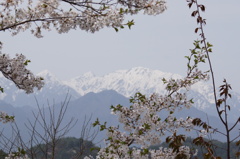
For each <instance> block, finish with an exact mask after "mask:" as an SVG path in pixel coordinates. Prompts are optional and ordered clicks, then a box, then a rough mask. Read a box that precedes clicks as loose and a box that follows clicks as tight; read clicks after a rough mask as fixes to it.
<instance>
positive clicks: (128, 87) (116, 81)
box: [64, 67, 181, 97]
mask: <svg viewBox="0 0 240 159" xmlns="http://www.w3.org/2000/svg"><path fill="white" fill-rule="evenodd" d="M163 78H166V79H169V78H181V76H180V75H178V74H172V73H164V72H161V71H159V70H151V69H148V68H143V67H135V68H132V69H130V70H118V71H115V72H113V73H109V74H107V75H104V76H101V77H99V76H95V75H94V74H93V73H91V72H88V73H86V74H83V75H82V76H79V77H76V78H73V79H71V80H69V81H65V82H64V83H65V84H66V85H69V86H70V87H72V88H73V89H75V90H76V91H77V92H78V93H79V94H81V95H84V94H86V93H89V92H95V93H97V92H100V91H102V90H106V89H108V90H115V91H117V92H118V93H120V94H122V95H124V96H126V97H130V96H132V95H134V93H136V92H142V93H144V94H147V95H149V94H152V93H153V92H157V93H163V92H164V91H165V90H164V87H165V86H164V85H163V83H162V79H163Z"/></svg>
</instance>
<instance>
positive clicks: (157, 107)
mask: <svg viewBox="0 0 240 159" xmlns="http://www.w3.org/2000/svg"><path fill="white" fill-rule="evenodd" d="M131 102H132V105H131V106H130V107H123V106H121V105H117V106H115V107H114V106H112V114H115V115H117V116H118V120H119V122H120V123H122V124H123V129H124V130H125V131H124V132H122V131H121V130H120V128H119V127H113V126H111V127H108V128H106V129H107V136H108V138H107V139H106V142H107V147H106V148H102V149H101V150H100V151H99V153H98V158H132V157H134V158H149V157H153V158H174V157H176V155H178V154H185V156H190V154H189V153H190V150H189V148H181V151H180V149H179V151H178V152H176V151H173V149H171V148H169V149H164V150H163V149H162V148H160V149H159V150H148V147H149V146H151V145H156V144H160V143H161V142H162V141H161V140H162V138H163V137H164V136H166V134H167V133H169V132H170V133H176V132H177V131H178V129H179V128H184V129H186V130H187V131H188V130H190V129H191V128H193V124H192V118H190V117H188V118H186V119H183V118H180V119H177V118H176V117H174V112H175V111H176V109H178V110H180V109H182V107H187V108H189V107H190V106H191V105H192V102H191V101H190V100H187V97H186V94H184V93H182V94H181V93H175V94H174V95H172V96H162V95H158V94H152V95H151V96H150V97H149V98H147V97H145V96H144V95H142V94H140V93H137V94H136V95H135V96H134V97H133V98H132V99H131ZM161 112H164V114H165V115H164V114H161ZM130 145H136V146H140V148H131V147H130Z"/></svg>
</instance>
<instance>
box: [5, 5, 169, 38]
mask: <svg viewBox="0 0 240 159" xmlns="http://www.w3.org/2000/svg"><path fill="white" fill-rule="evenodd" d="M165 10H166V2H165V0H131V1H129V0H101V1H98V0H38V1H32V0H5V1H2V2H1V3H0V31H5V30H9V31H11V32H12V34H13V35H16V34H18V33H19V32H22V31H25V30H28V29H30V28H31V31H32V33H33V34H34V35H35V36H36V37H38V38H40V37H42V34H41V33H42V29H45V30H51V29H52V28H55V29H56V30H57V32H58V33H67V32H68V31H69V30H71V29H77V28H79V29H81V30H85V31H90V32H95V31H99V30H100V29H102V28H104V27H113V28H115V29H116V30H118V28H123V27H124V25H127V26H128V27H129V28H130V27H131V25H133V24H134V22H133V21H128V22H125V21H124V19H125V16H126V15H127V14H130V15H134V14H137V13H139V12H141V11H143V12H144V13H145V14H148V15H157V14H160V13H162V12H164V11H165ZM32 24H33V25H34V26H35V28H34V29H33V27H32Z"/></svg>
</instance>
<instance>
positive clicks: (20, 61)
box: [0, 54, 44, 93]
mask: <svg viewBox="0 0 240 159" xmlns="http://www.w3.org/2000/svg"><path fill="white" fill-rule="evenodd" d="M28 62H30V61H29V60H26V58H25V56H24V55H22V54H17V55H16V57H15V58H10V57H9V55H7V54H0V71H1V72H2V74H3V75H4V77H6V78H7V79H9V80H11V81H12V82H14V83H15V85H16V86H17V87H18V88H19V89H22V90H24V91H25V92H26V93H32V92H33V90H34V88H37V89H41V88H42V87H43V84H44V83H43V79H42V78H41V77H35V76H34V75H33V73H32V72H31V71H29V70H28V69H27V68H26V66H27V64H28Z"/></svg>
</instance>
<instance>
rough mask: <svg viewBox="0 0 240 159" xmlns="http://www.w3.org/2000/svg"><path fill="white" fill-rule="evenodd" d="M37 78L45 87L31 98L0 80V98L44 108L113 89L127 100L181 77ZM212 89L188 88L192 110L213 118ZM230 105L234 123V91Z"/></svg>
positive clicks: (237, 99) (239, 101)
mask: <svg viewBox="0 0 240 159" xmlns="http://www.w3.org/2000/svg"><path fill="white" fill-rule="evenodd" d="M38 75H39V76H41V77H43V78H44V82H45V86H44V87H43V88H42V89H41V90H40V91H35V93H33V94H30V95H26V94H25V93H24V92H23V91H21V90H18V89H17V88H16V87H15V85H14V84H13V83H11V81H9V80H6V79H5V78H4V77H0V85H1V87H3V88H4V93H3V94H0V99H1V100H3V101H4V102H6V103H9V104H11V105H13V106H32V107H36V105H37V104H38V105H40V106H41V105H45V106H47V105H48V103H49V102H50V103H51V102H54V103H59V102H61V101H62V100H63V99H64V98H65V97H66V94H70V95H71V98H72V100H76V99H78V98H79V97H81V96H83V95H86V94H87V93H90V92H94V93H98V92H101V91H104V90H114V91H116V92H118V93H119V94H121V95H123V96H125V97H127V98H129V97H130V96H133V95H134V93H136V92H141V93H143V94H146V95H150V94H152V93H159V94H163V93H165V86H164V85H163V82H162V79H163V78H165V79H169V78H174V79H177V78H182V76H181V75H178V74H173V73H166V72H162V71H160V70H151V69H148V68H143V67H135V68H132V69H129V70H117V71H115V72H112V73H109V74H106V75H104V76H96V75H94V74H93V73H91V72H87V73H85V74H83V75H80V76H78V77H76V78H72V79H70V80H67V81H60V80H58V79H57V77H56V76H55V75H53V74H52V73H50V72H49V71H47V70H45V71H43V72H41V73H39V74H38ZM212 90H213V88H212V86H211V84H209V82H198V83H196V84H195V85H193V86H192V87H191V90H190V91H189V93H188V96H189V98H193V99H194V102H195V103H194V107H196V108H197V109H199V110H202V111H204V112H207V113H208V114H209V115H216V111H215V106H214V98H213V91H212ZM229 105H231V106H232V110H233V111H231V112H233V113H232V114H231V116H232V117H231V119H232V120H234V119H236V118H238V117H239V112H240V109H239V105H240V95H239V94H238V93H237V92H232V99H231V100H230V102H229Z"/></svg>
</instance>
